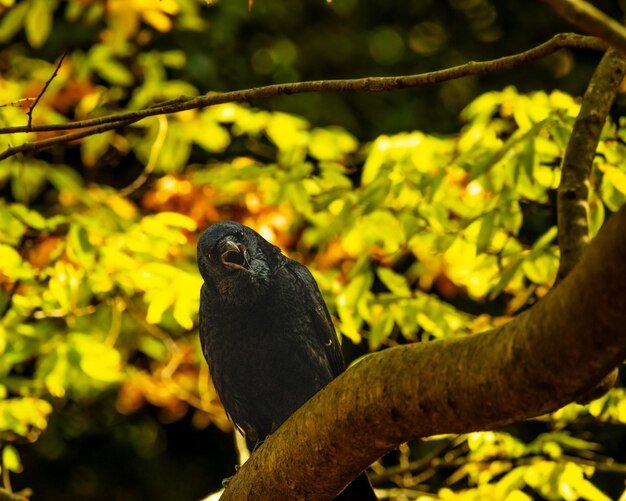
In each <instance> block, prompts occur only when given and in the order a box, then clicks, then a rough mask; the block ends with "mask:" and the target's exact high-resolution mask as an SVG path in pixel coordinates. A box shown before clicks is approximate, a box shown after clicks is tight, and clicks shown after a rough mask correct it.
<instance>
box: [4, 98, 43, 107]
mask: <svg viewBox="0 0 626 501" xmlns="http://www.w3.org/2000/svg"><path fill="white" fill-rule="evenodd" d="M35 99H36V98H34V97H23V98H21V99H17V100H15V101H11V102H10V103H4V104H0V108H8V107H9V106H15V107H18V106H21V105H22V104H23V103H29V102H31V101H34V100H35Z"/></svg>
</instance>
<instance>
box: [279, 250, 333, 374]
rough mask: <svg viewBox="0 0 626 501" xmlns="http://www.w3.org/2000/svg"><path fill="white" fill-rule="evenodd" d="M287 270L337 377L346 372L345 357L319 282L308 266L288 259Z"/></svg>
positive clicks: (317, 338)
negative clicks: (303, 300)
mask: <svg viewBox="0 0 626 501" xmlns="http://www.w3.org/2000/svg"><path fill="white" fill-rule="evenodd" d="M285 268H286V269H287V270H288V271H289V272H290V274H291V275H292V276H293V277H294V278H295V281H296V283H297V287H296V290H298V291H300V292H301V293H302V295H303V298H304V299H305V300H306V301H307V313H308V315H309V316H310V319H311V321H312V324H313V326H314V336H316V341H317V342H318V343H319V344H320V346H323V347H324V353H325V354H326V356H327V357H328V361H329V363H330V366H331V369H332V371H333V376H334V377H336V376H338V375H339V374H341V373H342V372H343V370H344V363H343V357H342V355H341V348H340V347H339V339H338V338H337V334H336V332H335V327H334V326H333V322H332V320H331V319H330V314H329V313H328V308H326V303H324V299H323V298H322V293H321V292H320V290H319V287H318V286H317V282H316V281H315V279H314V278H313V275H311V272H310V271H309V270H308V269H307V268H306V266H304V265H302V264H300V263H298V262H297V261H293V260H292V259H288V260H287V263H286V265H285Z"/></svg>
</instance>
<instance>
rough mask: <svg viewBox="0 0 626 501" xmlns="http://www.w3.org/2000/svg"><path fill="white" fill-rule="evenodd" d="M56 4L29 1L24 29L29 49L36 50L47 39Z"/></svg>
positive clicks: (54, 0) (41, 0) (52, 2)
mask: <svg viewBox="0 0 626 501" xmlns="http://www.w3.org/2000/svg"><path fill="white" fill-rule="evenodd" d="M56 4H57V2H56V0H30V2H29V4H28V5H29V9H28V14H27V15H26V19H25V22H24V28H25V31H26V39H27V40H28V43H29V44H30V46H31V47H34V48H36V49H37V48H39V47H41V46H43V44H44V43H45V42H46V40H47V39H48V35H49V34H50V29H51V28H52V14H53V12H54V10H55V9H56Z"/></svg>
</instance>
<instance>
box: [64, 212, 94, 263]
mask: <svg viewBox="0 0 626 501" xmlns="http://www.w3.org/2000/svg"><path fill="white" fill-rule="evenodd" d="M67 254H68V256H69V257H70V259H72V260H73V261H74V262H75V263H77V264H80V265H82V266H83V268H85V269H91V268H92V267H93V264H94V261H95V249H94V247H93V245H91V242H90V241H89V235H88V234H87V230H86V229H85V227H84V226H82V225H79V224H76V223H73V224H72V225H71V226H70V231H69V233H68V235H67Z"/></svg>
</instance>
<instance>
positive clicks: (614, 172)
mask: <svg viewBox="0 0 626 501" xmlns="http://www.w3.org/2000/svg"><path fill="white" fill-rule="evenodd" d="M604 175H605V176H606V177H607V178H608V179H609V181H611V183H613V186H615V187H616V188H617V189H618V190H619V191H621V192H622V193H623V194H624V195H626V172H624V171H622V170H620V169H618V168H617V167H613V166H612V165H606V164H605V165H604Z"/></svg>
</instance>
